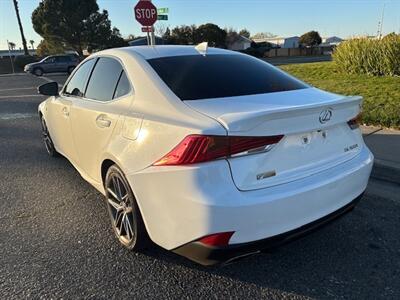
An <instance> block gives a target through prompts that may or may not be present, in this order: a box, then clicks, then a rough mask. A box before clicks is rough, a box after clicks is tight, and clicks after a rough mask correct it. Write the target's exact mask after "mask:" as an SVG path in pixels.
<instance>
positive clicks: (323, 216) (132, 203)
mask: <svg viewBox="0 0 400 300" xmlns="http://www.w3.org/2000/svg"><path fill="white" fill-rule="evenodd" d="M39 91H40V92H41V93H42V94H44V95H49V96H51V97H49V98H48V99H47V100H46V101H44V102H43V103H41V104H40V106H39V114H40V118H41V121H42V125H43V126H42V127H43V137H44V141H45V145H46V148H47V151H48V152H49V154H50V155H56V154H57V153H60V154H62V155H63V156H65V157H66V158H68V160H69V161H70V162H71V163H72V164H73V165H74V166H75V168H76V169H77V170H78V171H79V172H80V174H81V175H82V176H83V178H84V179H86V180H87V181H88V182H89V183H91V184H92V185H93V186H94V187H95V188H97V189H98V190H99V191H100V192H101V193H103V194H104V195H105V197H106V201H107V206H108V210H109V215H110V218H111V224H112V227H113V229H114V232H115V235H116V237H117V238H118V239H119V241H120V242H121V243H122V244H123V245H124V246H125V247H127V248H129V249H133V250H141V249H143V248H144V247H146V245H148V243H149V241H150V240H151V241H153V242H154V243H156V244H158V245H160V246H161V247H163V248H165V249H168V250H172V251H174V252H176V253H178V254H181V255H184V256H186V257H188V258H190V259H192V260H194V261H196V262H199V263H202V264H205V265H211V264H215V263H218V262H225V261H231V260H234V259H237V258H239V257H243V256H246V255H248V254H252V253H255V252H258V251H260V250H262V249H265V248H269V247H273V246H276V245H278V244H281V243H283V242H287V241H289V240H291V239H292V238H294V237H297V236H299V235H301V234H303V233H305V232H308V231H309V230H311V229H314V228H316V227H318V226H319V225H321V224H323V223H325V222H327V221H329V220H331V219H333V218H335V217H337V216H339V215H341V214H343V213H344V212H346V211H348V210H350V209H351V208H353V207H354V205H355V203H356V202H357V201H358V200H359V199H360V198H361V195H362V194H363V192H364V190H365V189H366V186H367V183H368V178H369V175H370V172H371V168H372V164H373V156H372V154H371V152H370V151H369V150H368V148H367V147H366V145H365V144H364V142H363V139H362V135H361V132H360V129H359V128H358V124H357V117H358V115H359V113H360V107H361V102H362V98H361V97H346V96H341V95H337V94H332V93H328V92H324V91H321V90H319V89H317V88H313V87H311V86H309V85H307V84H305V83H303V82H301V81H299V80H297V79H295V78H293V77H291V76H289V75H287V74H286V73H284V72H283V71H281V70H279V69H278V68H276V67H273V66H271V65H270V64H268V63H266V62H263V61H261V60H259V59H256V58H253V57H250V56H247V55H244V54H241V53H237V52H232V51H227V50H222V49H213V48H208V49H207V47H206V45H204V44H202V45H200V46H198V47H193V46H155V47H147V46H143V47H128V48H120V49H112V50H105V51H102V52H98V53H96V54H94V55H91V56H90V57H88V58H87V59H86V60H85V61H83V62H82V63H81V64H80V65H79V66H78V67H77V68H76V69H75V70H74V72H73V73H72V75H71V76H70V78H69V79H68V81H67V82H66V84H65V86H64V87H63V88H62V90H61V91H60V92H58V86H57V83H47V84H45V85H43V86H41V87H39ZM328 255H329V254H328Z"/></svg>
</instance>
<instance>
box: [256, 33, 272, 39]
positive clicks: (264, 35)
mask: <svg viewBox="0 0 400 300" xmlns="http://www.w3.org/2000/svg"><path fill="white" fill-rule="evenodd" d="M274 37H276V35H275V34H273V33H271V32H258V33H256V34H255V35H253V36H252V39H268V38H274Z"/></svg>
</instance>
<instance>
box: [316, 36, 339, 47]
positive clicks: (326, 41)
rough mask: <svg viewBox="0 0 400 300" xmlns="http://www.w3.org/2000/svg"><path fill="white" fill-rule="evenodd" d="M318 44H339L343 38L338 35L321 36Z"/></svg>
mask: <svg viewBox="0 0 400 300" xmlns="http://www.w3.org/2000/svg"><path fill="white" fill-rule="evenodd" d="M321 39H322V43H321V44H320V46H336V45H339V44H340V43H341V42H343V41H344V39H342V38H340V37H338V36H330V37H323V38H321Z"/></svg>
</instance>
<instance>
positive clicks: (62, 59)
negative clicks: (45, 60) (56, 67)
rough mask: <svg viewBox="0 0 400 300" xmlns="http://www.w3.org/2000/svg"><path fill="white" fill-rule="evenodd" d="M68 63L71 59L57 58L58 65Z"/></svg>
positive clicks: (65, 57)
mask: <svg viewBox="0 0 400 300" xmlns="http://www.w3.org/2000/svg"><path fill="white" fill-rule="evenodd" d="M68 61H69V58H68V57H67V56H57V57H56V62H58V63H65V62H68Z"/></svg>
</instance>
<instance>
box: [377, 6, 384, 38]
mask: <svg viewBox="0 0 400 300" xmlns="http://www.w3.org/2000/svg"><path fill="white" fill-rule="evenodd" d="M385 6H386V3H383V7H382V15H381V19H380V21H379V22H378V34H377V37H378V39H381V38H382V31H383V18H384V16H385Z"/></svg>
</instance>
